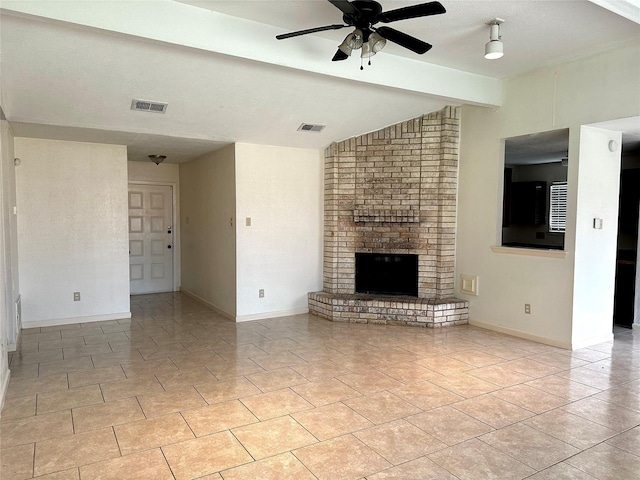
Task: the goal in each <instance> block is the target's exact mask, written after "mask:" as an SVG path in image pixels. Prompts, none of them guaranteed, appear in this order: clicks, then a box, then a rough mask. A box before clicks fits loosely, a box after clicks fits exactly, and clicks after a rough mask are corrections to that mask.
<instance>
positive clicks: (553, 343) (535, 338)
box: [469, 318, 571, 350]
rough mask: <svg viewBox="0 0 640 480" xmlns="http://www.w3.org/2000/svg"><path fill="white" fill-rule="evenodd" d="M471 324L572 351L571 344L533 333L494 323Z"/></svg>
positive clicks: (478, 321)
mask: <svg viewBox="0 0 640 480" xmlns="http://www.w3.org/2000/svg"><path fill="white" fill-rule="evenodd" d="M469 324H470V325H474V326H476V327H480V328H486V329H487V330H493V331H494V332H500V333H506V334H507V335H513V336H514V337H518V338H524V339H525V340H531V341H534V342H538V343H544V344H545V345H551V346H552V347H558V348H564V349H566V350H571V343H569V342H561V341H559V340H554V339H553V338H547V337H541V336H539V335H533V334H531V333H527V332H523V331H521V330H516V329H514V328H508V327H503V326H501V325H494V324H492V323H486V322H481V321H480V320H474V319H473V318H470V319H469Z"/></svg>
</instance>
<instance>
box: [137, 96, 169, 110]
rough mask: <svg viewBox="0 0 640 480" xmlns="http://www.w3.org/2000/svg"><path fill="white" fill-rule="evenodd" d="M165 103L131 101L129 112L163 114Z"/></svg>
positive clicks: (165, 107)
mask: <svg viewBox="0 0 640 480" xmlns="http://www.w3.org/2000/svg"><path fill="white" fill-rule="evenodd" d="M167 105H168V104H166V103H162V102H150V101H149V100H136V99H135V98H134V99H133V100H132V101H131V110H138V111H140V112H153V113H165V112H166V111H167Z"/></svg>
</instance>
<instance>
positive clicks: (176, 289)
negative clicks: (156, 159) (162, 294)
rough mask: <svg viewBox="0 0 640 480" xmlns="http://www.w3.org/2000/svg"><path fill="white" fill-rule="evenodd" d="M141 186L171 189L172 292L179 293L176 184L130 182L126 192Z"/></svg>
mask: <svg viewBox="0 0 640 480" xmlns="http://www.w3.org/2000/svg"><path fill="white" fill-rule="evenodd" d="M132 185H133V186H135V185H143V186H156V187H171V209H172V214H171V216H172V218H171V222H172V223H173V282H172V283H173V288H172V291H174V292H179V291H180V283H181V276H180V208H179V206H180V204H179V201H180V195H179V191H178V184H177V183H176V182H154V181H150V180H131V181H129V182H128V183H127V192H128V191H129V189H130V187H131V186H132Z"/></svg>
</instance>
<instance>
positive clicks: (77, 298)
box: [73, 292, 80, 302]
mask: <svg viewBox="0 0 640 480" xmlns="http://www.w3.org/2000/svg"><path fill="white" fill-rule="evenodd" d="M73 301H74V302H79V301H80V292H73Z"/></svg>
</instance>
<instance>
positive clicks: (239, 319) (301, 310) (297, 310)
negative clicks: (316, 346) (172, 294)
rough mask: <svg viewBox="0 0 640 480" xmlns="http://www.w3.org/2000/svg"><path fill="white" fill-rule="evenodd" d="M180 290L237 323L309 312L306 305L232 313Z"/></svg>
mask: <svg viewBox="0 0 640 480" xmlns="http://www.w3.org/2000/svg"><path fill="white" fill-rule="evenodd" d="M181 292H182V293H184V294H185V295H186V296H187V297H191V298H193V299H194V300H197V301H198V302H200V303H202V304H204V305H206V306H207V307H209V308H210V309H211V310H213V311H214V312H216V313H219V314H220V315H222V316H223V317H225V318H228V319H229V320H233V321H234V322H238V323H240V322H250V321H252V320H264V319H265V318H276V317H288V316H290V315H300V314H303V313H309V309H308V308H307V307H304V308H294V309H292V310H279V311H276V312H263V313H253V314H250V315H232V314H230V313H229V312H226V311H224V310H223V309H222V308H220V307H218V306H217V305H215V304H213V303H211V302H209V301H207V300H205V299H204V298H202V297H199V296H198V295H196V294H195V293H193V292H190V291H189V290H185V289H184V288H183V289H182V290H181Z"/></svg>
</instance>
